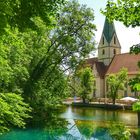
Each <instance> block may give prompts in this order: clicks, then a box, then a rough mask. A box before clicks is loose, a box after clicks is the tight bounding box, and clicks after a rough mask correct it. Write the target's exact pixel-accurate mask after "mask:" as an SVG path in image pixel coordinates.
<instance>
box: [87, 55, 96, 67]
mask: <svg viewBox="0 0 140 140" xmlns="http://www.w3.org/2000/svg"><path fill="white" fill-rule="evenodd" d="M97 61H98V58H97V57H94V58H88V59H85V63H86V64H87V65H90V66H93V64H94V63H95V62H97Z"/></svg>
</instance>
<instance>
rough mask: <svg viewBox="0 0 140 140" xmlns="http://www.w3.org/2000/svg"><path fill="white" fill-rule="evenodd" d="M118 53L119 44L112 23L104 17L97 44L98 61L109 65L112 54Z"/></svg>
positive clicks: (119, 51) (119, 50) (119, 49)
mask: <svg viewBox="0 0 140 140" xmlns="http://www.w3.org/2000/svg"><path fill="white" fill-rule="evenodd" d="M120 53H121V46H120V43H119V40H118V37H117V34H116V31H115V26H114V23H109V21H108V20H107V18H106V19H105V23H104V28H103V32H102V36H101V39H100V42H99V46H98V61H99V62H103V63H104V64H105V65H109V64H110V62H111V60H112V58H113V56H114V55H115V54H120Z"/></svg>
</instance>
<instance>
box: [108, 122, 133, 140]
mask: <svg viewBox="0 0 140 140" xmlns="http://www.w3.org/2000/svg"><path fill="white" fill-rule="evenodd" d="M109 133H110V135H111V136H112V138H113V140H129V139H130V135H131V133H130V131H129V130H127V129H126V128H125V126H124V125H123V124H112V125H110V126H109Z"/></svg>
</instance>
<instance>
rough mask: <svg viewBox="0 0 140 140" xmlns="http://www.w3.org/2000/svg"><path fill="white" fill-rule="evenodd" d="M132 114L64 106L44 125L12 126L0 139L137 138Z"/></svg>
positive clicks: (138, 137) (132, 139)
mask: <svg viewBox="0 0 140 140" xmlns="http://www.w3.org/2000/svg"><path fill="white" fill-rule="evenodd" d="M136 116H137V115H136V113H133V112H131V111H111V110H102V109H95V108H94V109H93V108H72V107H68V108H67V109H66V111H65V112H64V113H62V114H61V115H60V117H59V118H57V117H55V118H53V119H52V120H48V122H47V123H46V124H45V125H44V126H45V127H42V128H41V127H34V128H26V129H14V130H12V131H10V132H8V133H6V134H4V135H1V136H0V140H139V139H140V129H138V128H137V121H136V120H137V118H136ZM130 132H131V133H130Z"/></svg>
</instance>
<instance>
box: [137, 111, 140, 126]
mask: <svg viewBox="0 0 140 140" xmlns="http://www.w3.org/2000/svg"><path fill="white" fill-rule="evenodd" d="M137 115H138V126H139V127H140V112H137Z"/></svg>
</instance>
